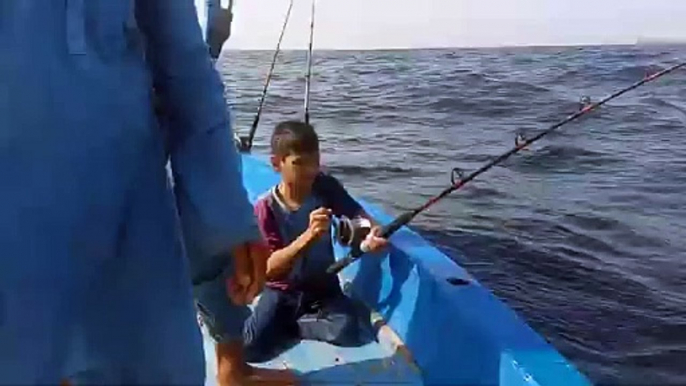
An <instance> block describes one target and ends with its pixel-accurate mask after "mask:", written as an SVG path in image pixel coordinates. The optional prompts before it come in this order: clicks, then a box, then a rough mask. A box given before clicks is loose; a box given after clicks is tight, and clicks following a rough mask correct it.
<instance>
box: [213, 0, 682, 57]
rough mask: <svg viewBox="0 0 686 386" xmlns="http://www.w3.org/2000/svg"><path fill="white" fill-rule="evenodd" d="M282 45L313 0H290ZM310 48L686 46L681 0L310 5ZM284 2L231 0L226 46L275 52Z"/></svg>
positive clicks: (302, 43)
mask: <svg viewBox="0 0 686 386" xmlns="http://www.w3.org/2000/svg"><path fill="white" fill-rule="evenodd" d="M294 1H295V3H294V6H293V11H292V14H291V19H290V22H289V26H288V29H287V31H286V35H285V36H284V41H283V43H282V48H284V49H294V48H295V49H304V48H306V47H307V41H308V38H309V18H310V7H311V0H294ZM316 1H317V2H316V19H315V38H314V47H315V49H375V48H425V47H492V46H519V45H585V44H633V43H635V42H636V40H637V39H638V38H639V37H648V38H667V39H674V40H676V39H678V40H683V41H686V22H685V21H684V20H685V19H684V16H685V15H686V0H413V1H410V0H316ZM288 4H289V0H235V4H234V14H235V16H234V23H233V31H232V36H231V38H230V39H229V41H228V42H227V44H226V46H225V47H226V48H229V49H274V47H275V45H276V42H277V39H278V36H279V32H280V30H281V26H282V24H283V19H284V16H285V14H286V10H287V9H288Z"/></svg>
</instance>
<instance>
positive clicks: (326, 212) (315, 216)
mask: <svg viewBox="0 0 686 386" xmlns="http://www.w3.org/2000/svg"><path fill="white" fill-rule="evenodd" d="M307 230H308V231H309V232H310V234H311V235H312V237H313V239H315V240H316V239H319V238H320V237H322V235H324V234H325V233H327V232H329V231H330V230H331V209H328V208H318V209H315V210H313V211H312V213H310V225H309V227H308V228H307Z"/></svg>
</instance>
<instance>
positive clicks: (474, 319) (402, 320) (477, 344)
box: [242, 155, 590, 386]
mask: <svg viewBox="0 0 686 386" xmlns="http://www.w3.org/2000/svg"><path fill="white" fill-rule="evenodd" d="M242 168H243V170H242V172H243V183H244V185H245V187H246V190H247V192H248V194H249V197H250V199H251V200H252V201H254V200H255V199H256V198H257V197H258V196H259V195H260V194H261V193H262V192H264V191H265V190H267V189H268V188H269V187H271V186H272V185H273V184H275V183H277V182H278V180H279V178H278V175H277V174H275V173H274V172H273V171H272V170H271V167H270V166H269V165H268V164H267V163H266V160H265V159H260V158H258V157H256V156H253V155H243V156H242ZM359 201H360V203H361V204H362V205H363V206H364V207H365V209H366V210H367V211H368V212H369V213H370V214H372V215H373V216H374V217H375V218H376V219H378V220H379V221H380V222H382V223H387V222H390V221H391V220H392V218H391V217H390V216H388V215H387V214H385V213H384V212H383V211H382V210H381V209H380V208H378V207H375V206H374V205H371V204H369V203H367V202H364V201H362V200H359ZM335 249H336V254H337V257H338V258H340V257H341V256H343V254H344V253H345V252H346V251H345V250H344V249H343V248H341V247H340V246H337V247H336V248H335ZM341 275H342V278H343V280H344V281H346V282H349V283H350V291H351V292H352V293H353V294H354V295H355V297H357V298H359V299H360V300H362V301H363V302H364V303H365V304H367V305H368V306H369V307H370V308H372V309H373V310H375V311H377V312H378V313H379V314H381V315H382V316H383V318H384V319H385V321H386V323H387V324H388V325H389V326H390V327H391V328H392V329H393V330H394V331H395V332H396V334H397V335H398V336H399V337H400V338H401V340H402V341H403V342H404V343H405V344H406V345H407V347H408V348H409V350H410V352H411V353H412V355H413V357H414V359H415V360H416V362H417V364H418V365H419V367H420V368H421V373H422V378H423V382H424V384H429V385H430V384H451V385H503V386H505V385H507V386H515V385H517V386H519V385H541V386H544V385H555V386H572V385H573V386H577V385H590V382H589V381H588V379H587V378H586V377H585V376H583V375H582V374H581V373H579V372H578V371H577V369H576V368H575V367H574V366H573V365H572V364H571V363H569V362H568V361H567V360H566V359H565V358H564V357H562V355H560V353H558V352H557V350H555V349H554V348H553V347H552V346H551V345H549V344H548V343H547V342H546V341H545V340H544V339H543V338H542V337H541V336H539V335H538V334H537V333H536V332H535V331H533V330H532V329H531V328H530V327H529V326H528V325H527V324H526V323H525V322H524V321H523V320H521V319H520V318H519V317H518V316H517V315H516V314H515V313H514V311H512V310H511V309H510V308H508V307H507V306H506V305H505V304H504V303H502V302H501V301H500V300H498V299H497V298H496V297H495V296H493V295H492V294H491V293H490V291H489V290H488V289H487V288H485V287H483V286H482V285H481V284H479V283H478V282H477V281H476V280H475V279H474V278H473V277H471V276H470V275H469V274H468V273H467V272H466V271H465V270H464V269H462V268H461V267H460V266H458V265H457V264H455V263H454V262H453V261H452V260H451V259H450V258H449V257H448V256H446V255H444V254H443V253H441V252H440V251H439V250H438V249H436V248H434V247H433V246H431V245H430V244H429V243H428V242H427V241H425V240H424V239H423V238H422V237H420V236H419V235H418V234H416V233H414V232H413V231H411V230H409V229H408V228H402V229H401V230H399V231H398V232H396V233H395V234H394V235H393V237H392V238H391V247H390V248H389V251H387V252H386V253H381V254H377V255H368V256H365V257H363V258H362V259H361V260H360V261H358V262H357V263H355V264H353V265H351V266H349V267H348V268H346V269H345V270H344V271H343V272H342V273H341ZM449 278H460V279H464V280H467V281H469V282H470V283H469V284H467V285H452V284H450V283H449V282H448V281H447V279H449ZM376 346H378V345H375V346H371V347H364V348H359V349H340V348H335V347H332V346H329V345H325V344H321V343H318V342H305V343H301V344H300V345H299V346H296V347H295V348H293V349H292V350H291V351H290V352H288V353H286V354H285V356H282V358H280V359H278V360H277V361H276V363H272V365H278V362H279V361H280V360H281V361H286V362H287V363H288V366H289V367H291V368H295V369H297V370H299V371H301V372H303V373H304V374H305V375H306V376H307V377H306V378H309V377H316V378H317V379H319V380H329V381H333V380H334V378H338V379H340V377H344V378H345V377H347V378H345V379H350V381H351V382H353V378H354V377H355V376H356V375H355V374H358V373H360V374H363V375H364V376H369V377H371V375H370V374H371V373H368V372H367V371H362V370H361V369H363V368H364V366H366V365H367V364H366V363H367V361H370V360H372V361H374V360H376V361H377V362H378V361H379V360H381V358H387V357H388V355H390V353H386V354H384V353H383V349H381V348H380V347H376ZM346 350H347V351H346ZM336 352H340V353H342V356H343V357H344V362H345V363H346V364H343V365H340V364H337V363H336V362H335V360H334V358H332V357H335V355H336V354H335V353H336ZM398 362H401V361H398ZM351 363H356V364H357V365H356V366H352V365H350V364H351ZM339 367H340V368H339ZM337 368H339V369H338V370H336V369H337ZM324 369H328V370H326V371H325V370H324ZM391 372H392V371H391ZM364 376H362V378H360V379H358V378H355V379H356V381H355V382H358V381H360V382H361V381H367V382H369V379H368V378H364ZM384 376H385V377H388V376H390V375H389V374H387V373H384ZM385 379H386V381H388V382H390V380H389V378H385ZM408 379H409V380H410V382H413V381H411V378H406V380H408ZM394 382H399V380H396V381H394Z"/></svg>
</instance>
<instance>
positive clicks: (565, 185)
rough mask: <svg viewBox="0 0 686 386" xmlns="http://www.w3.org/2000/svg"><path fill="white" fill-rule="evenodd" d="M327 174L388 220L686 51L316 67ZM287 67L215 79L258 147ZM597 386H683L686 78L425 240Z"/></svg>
mask: <svg viewBox="0 0 686 386" xmlns="http://www.w3.org/2000/svg"><path fill="white" fill-rule="evenodd" d="M314 54H315V59H314V67H313V78H312V94H311V105H310V108H311V110H310V111H311V117H312V123H313V124H314V125H315V126H316V128H317V130H318V132H319V134H320V137H321V139H322V147H323V152H324V163H325V165H326V167H327V169H328V170H329V171H331V172H332V173H333V174H334V175H336V176H337V177H339V178H340V179H341V180H342V181H343V183H344V184H345V186H346V187H347V188H348V189H349V190H350V191H352V192H353V193H354V194H355V195H357V196H359V197H363V198H366V199H368V200H370V201H372V202H375V203H377V204H379V205H381V206H382V207H384V208H385V209H386V210H387V211H388V212H389V213H391V214H399V213H401V211H403V210H406V209H409V208H412V207H414V206H417V205H419V204H422V203H423V202H424V201H425V200H427V199H428V198H430V197H431V196H432V195H434V194H436V193H438V192H440V191H441V190H442V189H443V188H445V187H447V185H448V184H449V181H450V170H451V169H452V168H454V167H459V168H461V169H463V170H465V171H467V172H469V171H472V170H474V169H476V168H478V167H479V166H481V165H482V164H483V163H485V162H487V161H488V160H489V159H491V158H492V157H494V156H497V155H498V154H500V153H502V152H504V151H506V150H508V149H510V148H511V147H512V146H513V145H514V138H515V135H516V134H517V133H519V132H523V133H525V134H526V135H529V136H532V135H534V134H535V133H538V132H539V131H540V130H543V129H545V128H546V127H547V126H549V125H551V124H553V123H555V122H556V121H558V120H560V119H563V118H564V117H566V116H567V115H569V114H571V113H574V112H575V111H576V110H577V109H578V108H579V100H580V98H582V97H583V96H589V97H591V99H592V100H599V99H600V98H602V97H604V96H606V95H608V94H610V93H611V92H614V91H616V90H618V89H620V88H623V87H625V86H628V85H630V84H631V83H633V82H635V81H638V80H640V79H642V78H643V77H645V76H646V75H649V74H651V73H653V72H655V71H657V70H660V69H662V68H665V67H666V66H667V65H670V64H674V63H676V62H678V60H679V59H681V60H686V47H684V46H682V47H678V46H672V47H669V46H663V47H660V46H645V47H638V46H623V47H622V46H605V47H548V48H499V49H440V50H438V49H437V50H408V51H397V50H395V51H315V53H314ZM272 55H273V52H267V51H225V52H224V53H223V56H222V58H221V59H220V62H219V64H218V65H219V68H220V71H221V73H222V76H223V78H224V81H225V82H226V84H227V85H228V88H229V90H230V91H229V95H228V97H229V99H230V101H231V104H232V105H233V108H234V112H235V117H236V120H235V129H236V130H237V131H238V132H240V133H241V134H245V133H246V132H247V130H248V129H249V127H250V125H251V124H252V121H253V119H254V117H255V113H256V111H257V105H258V99H259V96H260V94H261V92H262V88H263V83H264V80H265V77H266V74H267V71H268V69H269V64H270V61H271V58H272ZM305 60H306V52H305V51H285V52H283V53H282V54H281V56H280V59H279V61H278V63H277V65H276V70H275V73H274V77H273V79H272V84H271V86H270V89H269V93H268V96H267V99H266V102H265V106H264V110H263V114H262V117H261V121H260V126H259V128H258V131H257V137H256V141H257V142H256V145H255V150H254V151H255V152H257V153H265V152H266V151H267V143H268V136H269V134H270V131H271V130H272V128H273V126H274V124H275V122H277V121H279V120H282V119H286V118H296V119H297V118H301V117H302V113H303V97H304V89H305V82H304V81H305V76H304V75H305ZM411 226H412V228H413V229H415V230H417V231H419V232H420V233H421V234H422V235H424V236H425V237H427V238H428V239H430V240H431V241H433V242H435V243H436V244H437V245H438V246H439V247H440V248H441V249H443V250H444V251H445V252H446V253H447V254H448V255H450V256H451V257H452V258H453V259H455V260H456V261H457V262H458V263H459V264H461V265H462V266H464V267H465V268H466V269H468V270H469V271H470V273H471V274H473V275H474V276H475V277H476V278H477V279H479V281H480V282H482V283H483V284H485V285H486V286H488V287H489V288H490V289H491V290H492V291H493V292H494V293H495V294H496V295H497V296H499V297H500V298H501V299H503V300H504V301H505V302H506V303H507V304H508V305H509V306H510V307H512V308H514V309H515V310H516V311H517V312H518V313H519V314H520V315H521V316H523V317H524V318H525V319H526V320H527V322H528V323H529V324H530V325H531V326H532V327H534V328H535V329H536V330H537V331H538V332H539V333H541V334H542V335H543V336H544V337H545V338H546V339H548V340H549V341H550V342H552V343H553V345H554V346H555V347H556V348H557V349H558V350H560V351H561V352H562V353H563V355H565V356H566V357H567V358H569V359H570V360H571V361H573V362H574V363H575V364H576V365H577V366H578V367H579V368H580V370H581V371H582V372H584V373H585V374H587V375H588V376H589V378H590V379H591V380H592V381H594V382H596V383H600V384H627V385H628V384H642V385H648V384H654V385H666V384H675V385H676V384H681V385H683V384H686V70H682V71H680V72H678V73H674V74H672V75H668V76H666V77H664V78H662V79H660V80H658V81H655V82H653V83H650V84H648V85H646V86H644V87H642V88H639V89H638V90H635V91H634V92H632V93H629V94H626V95H625V96H623V97H621V98H619V99H616V100H614V101H612V102H610V103H609V104H608V105H606V106H604V107H602V108H601V109H600V110H598V111H596V112H593V113H591V114H589V115H588V116H586V117H584V118H582V119H580V120H579V121H577V122H575V123H572V124H569V125H567V126H564V127H563V128H561V129H560V130H558V131H556V132H554V133H552V134H551V135H549V136H546V137H544V138H543V139H542V140H540V141H539V142H537V143H535V144H534V145H532V146H531V148H530V150H528V151H524V152H522V153H521V154H519V155H515V156H514V157H512V158H511V159H509V160H507V161H506V162H505V163H503V164H501V165H499V166H497V167H495V168H493V169H491V170H490V171H488V172H486V173H485V174H483V175H481V176H480V177H478V178H477V180H475V181H474V182H473V183H471V184H469V185H467V186H466V187H465V188H464V189H462V190H460V191H458V192H455V193H454V194H453V195H452V196H450V197H448V198H446V199H445V200H443V201H441V202H440V203H439V204H437V205H435V206H434V207H432V208H431V209H430V210H429V211H428V212H427V213H425V214H423V215H420V216H419V217H417V218H416V220H415V221H414V222H413V223H412V224H411Z"/></svg>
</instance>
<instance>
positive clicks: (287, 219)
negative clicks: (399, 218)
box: [255, 173, 362, 289]
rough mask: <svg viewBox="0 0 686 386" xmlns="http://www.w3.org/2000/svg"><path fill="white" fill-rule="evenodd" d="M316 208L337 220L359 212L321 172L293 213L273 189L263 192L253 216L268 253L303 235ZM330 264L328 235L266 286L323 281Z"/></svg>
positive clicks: (330, 243) (346, 193) (333, 259)
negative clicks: (322, 209) (321, 209)
mask: <svg viewBox="0 0 686 386" xmlns="http://www.w3.org/2000/svg"><path fill="white" fill-rule="evenodd" d="M320 207H325V208H329V209H331V210H332V212H333V214H334V216H338V217H340V216H346V217H349V218H352V217H355V216H357V215H359V214H360V212H361V211H362V207H361V206H360V204H359V203H357V201H355V199H353V198H352V197H351V196H350V195H349V194H348V192H347V191H346V190H345V188H344V187H343V185H342V184H341V183H340V182H339V181H338V180H337V179H336V178H334V177H332V176H330V175H327V174H323V173H322V174H320V175H319V176H317V178H316V179H315V181H314V184H313V187H312V193H311V194H310V195H309V196H308V197H307V198H306V199H305V200H304V201H303V203H302V205H301V206H300V207H299V208H298V209H297V210H290V209H289V208H288V207H287V206H286V205H285V204H284V202H283V200H282V199H281V197H280V194H279V193H278V191H277V188H276V186H275V187H273V188H271V189H270V190H269V191H268V192H267V193H265V194H264V195H263V196H262V197H261V198H260V199H259V200H258V201H257V203H256V204H255V213H256V214H257V219H258V225H259V227H260V230H261V231H262V235H263V237H264V239H265V240H266V242H267V244H268V246H269V248H270V250H271V252H274V251H277V250H279V249H282V248H284V247H286V246H288V245H289V244H290V243H292V242H293V241H295V239H297V238H298V237H299V236H300V235H301V234H303V233H304V232H305V230H307V228H308V226H309V223H310V213H311V212H312V211H314V210H315V209H317V208H320ZM333 262H335V257H334V254H333V243H332V239H331V233H330V232H329V233H326V234H324V235H323V236H322V237H321V238H320V239H318V240H317V241H316V242H314V243H312V244H310V245H309V247H308V248H307V249H306V250H305V251H303V253H302V255H301V256H300V257H299V258H298V259H297V260H296V261H295V263H294V265H293V267H292V269H291V271H290V272H289V273H288V275H287V276H286V277H284V278H283V279H282V280H278V281H273V282H270V283H267V284H268V285H269V286H271V287H273V288H281V289H285V288H288V287H290V286H300V287H302V286H308V284H311V283H312V282H313V281H317V280H319V279H321V278H323V277H324V276H325V275H324V274H325V272H326V268H327V267H328V266H329V265H331V264H332V263H333Z"/></svg>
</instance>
